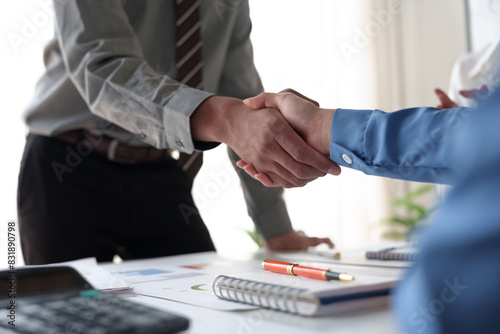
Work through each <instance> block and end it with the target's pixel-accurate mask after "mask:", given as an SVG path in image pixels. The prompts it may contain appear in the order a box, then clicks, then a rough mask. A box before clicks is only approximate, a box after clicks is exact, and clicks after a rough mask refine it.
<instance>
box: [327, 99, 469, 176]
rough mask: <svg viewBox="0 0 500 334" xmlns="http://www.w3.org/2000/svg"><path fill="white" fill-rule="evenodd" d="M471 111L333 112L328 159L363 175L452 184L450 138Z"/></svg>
mask: <svg viewBox="0 0 500 334" xmlns="http://www.w3.org/2000/svg"><path fill="white" fill-rule="evenodd" d="M472 110H473V109H471V108H454V109H437V108H430V107H421V108H410V109H403V110H399V111H396V112H392V113H386V112H383V111H381V110H348V109H337V110H336V111H335V113H334V116H333V119H332V127H331V131H332V140H331V142H330V158H331V159H332V160H333V161H335V162H336V163H338V164H339V165H342V166H345V167H350V168H354V169H357V170H360V171H362V172H363V173H365V174H369V175H378V176H385V177H391V178H396V179H402V180H410V181H420V182H434V183H444V184H453V183H454V182H455V179H456V178H457V176H458V175H459V173H460V171H459V168H457V164H456V163H455V162H454V160H453V159H452V157H453V152H454V151H455V149H456V148H455V147H454V144H453V143H454V140H453V138H454V137H455V135H456V132H457V130H458V129H460V128H461V127H462V125H463V124H464V122H465V120H466V119H467V118H468V117H469V116H470V114H471V111H472Z"/></svg>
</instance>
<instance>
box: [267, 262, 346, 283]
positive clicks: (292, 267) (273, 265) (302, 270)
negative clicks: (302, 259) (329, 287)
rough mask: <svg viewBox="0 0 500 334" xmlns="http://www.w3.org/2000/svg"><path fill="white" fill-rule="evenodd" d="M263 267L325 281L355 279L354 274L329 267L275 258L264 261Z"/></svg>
mask: <svg viewBox="0 0 500 334" xmlns="http://www.w3.org/2000/svg"><path fill="white" fill-rule="evenodd" d="M262 269H264V270H268V271H271V272H273V273H278V274H285V275H292V276H304V277H309V278H314V279H319V280H324V281H330V280H339V281H352V280H353V279H354V276H352V275H349V274H346V273H336V272H334V271H330V270H328V269H319V268H312V267H304V266H299V265H298V264H296V263H289V262H281V261H273V260H264V261H262Z"/></svg>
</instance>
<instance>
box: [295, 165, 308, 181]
mask: <svg viewBox="0 0 500 334" xmlns="http://www.w3.org/2000/svg"><path fill="white" fill-rule="evenodd" d="M293 174H294V175H295V176H296V177H298V178H299V179H305V178H307V177H308V176H309V173H308V170H307V168H306V166H304V165H298V166H296V167H295V168H294V171H293Z"/></svg>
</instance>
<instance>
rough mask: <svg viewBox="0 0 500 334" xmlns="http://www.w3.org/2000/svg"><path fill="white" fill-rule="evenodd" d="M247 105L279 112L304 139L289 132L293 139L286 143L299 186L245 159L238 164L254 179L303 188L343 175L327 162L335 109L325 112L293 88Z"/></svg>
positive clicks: (337, 167)
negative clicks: (316, 180) (330, 175)
mask: <svg viewBox="0 0 500 334" xmlns="http://www.w3.org/2000/svg"><path fill="white" fill-rule="evenodd" d="M243 102H244V103H245V104H246V105H247V106H248V107H250V108H252V109H254V110H261V109H265V108H271V109H275V110H278V111H279V112H280V113H281V116H282V117H283V118H284V119H285V120H286V121H287V122H288V123H289V125H290V126H291V127H292V128H293V130H294V131H295V132H296V134H298V135H299V136H300V137H301V138H299V137H297V136H296V135H294V134H293V133H289V138H283V140H284V141H289V144H288V145H284V146H283V148H284V147H289V148H290V149H291V150H290V151H289V152H288V153H289V154H290V157H291V158H292V159H293V160H290V161H289V162H290V165H288V166H290V168H291V170H288V172H289V173H291V174H292V175H293V176H294V177H295V178H293V177H292V181H296V182H295V183H291V184H287V179H285V178H283V177H281V176H280V175H279V174H276V173H275V172H273V171H267V172H263V171H259V170H257V169H256V167H255V166H254V165H253V164H252V163H249V162H246V161H245V160H243V159H241V160H240V161H238V163H237V165H238V167H240V168H243V169H244V170H245V171H246V172H247V173H248V174H249V175H250V176H252V177H254V178H255V179H257V180H259V181H260V182H261V183H262V184H264V185H265V186H268V187H274V186H285V187H290V186H303V185H305V184H307V183H308V182H310V181H313V180H315V179H316V178H318V177H320V176H324V175H326V173H328V174H332V175H339V174H340V167H339V166H338V165H337V164H336V163H334V162H333V161H331V160H330V159H329V158H327V159H325V158H326V157H328V156H329V143H330V140H331V130H330V127H331V123H332V118H333V114H334V112H335V109H321V108H319V103H318V102H316V101H314V100H312V99H309V98H308V97H306V96H304V95H302V94H300V93H298V92H296V91H294V90H293V89H285V90H283V91H281V92H280V93H262V94H260V95H258V96H255V97H252V98H248V99H246V100H244V101H243ZM285 126H286V125H285ZM271 130H272V129H271ZM304 142H305V143H304ZM308 146H309V147H308ZM318 153H319V154H320V155H318ZM294 160H295V161H294ZM285 161H286V160H285ZM282 167H284V166H282ZM294 172H295V173H294ZM286 174H288V173H285V175H286Z"/></svg>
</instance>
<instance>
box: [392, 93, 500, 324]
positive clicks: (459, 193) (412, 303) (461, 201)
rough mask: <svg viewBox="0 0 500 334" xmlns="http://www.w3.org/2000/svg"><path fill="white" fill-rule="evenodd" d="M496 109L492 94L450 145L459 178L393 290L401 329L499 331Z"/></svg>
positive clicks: (499, 119)
mask: <svg viewBox="0 0 500 334" xmlns="http://www.w3.org/2000/svg"><path fill="white" fill-rule="evenodd" d="M499 109H500V91H497V92H496V93H495V96H494V97H493V98H492V99H490V100H489V101H487V102H485V104H484V105H483V106H481V104H480V105H479V107H478V109H477V111H476V112H475V113H474V114H473V115H472V116H471V119H470V120H469V121H468V122H467V124H466V126H464V131H461V133H460V135H458V136H457V141H455V142H454V144H455V145H456V146H459V147H460V148H461V151H460V152H457V155H458V157H459V158H462V170H463V176H462V177H461V179H460V181H459V182H457V184H456V186H455V187H453V189H452V190H451V191H450V192H449V194H448V196H447V198H446V199H445V201H444V203H443V204H442V206H441V208H440V211H439V213H438V214H437V216H436V219H435V220H434V221H433V222H431V223H430V224H429V225H428V227H426V229H425V230H424V231H423V232H422V233H421V235H420V236H419V239H418V240H419V241H418V244H419V247H420V253H419V256H418V258H417V261H416V262H415V264H414V266H413V267H412V269H411V270H410V271H409V272H408V273H407V275H406V277H405V279H404V280H403V282H402V283H401V285H400V286H399V288H398V289H397V290H396V298H395V305H394V306H395V307H394V310H395V311H396V313H397V315H398V321H399V324H400V326H401V329H402V330H403V331H404V332H405V333H496V332H498V324H499V322H498V312H492V310H499V309H500V289H499V288H498V279H499V277H500V266H499V265H498V262H499V259H500V206H499V205H498V203H499V200H500V173H499V166H500V132H499V131H498V124H500V113H499V112H498V110H499ZM464 156H467V158H466V159H463V157H464Z"/></svg>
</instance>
